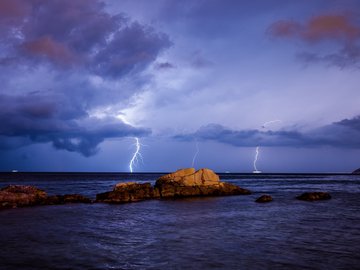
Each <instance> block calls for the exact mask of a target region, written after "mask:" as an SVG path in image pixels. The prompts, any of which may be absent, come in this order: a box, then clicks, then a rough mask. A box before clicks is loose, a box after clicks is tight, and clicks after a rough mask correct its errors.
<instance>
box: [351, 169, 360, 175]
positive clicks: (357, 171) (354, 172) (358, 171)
mask: <svg viewBox="0 0 360 270" xmlns="http://www.w3.org/2000/svg"><path fill="white" fill-rule="evenodd" d="M351 174H360V168H359V169H357V170H355V171H353V172H352V173H351Z"/></svg>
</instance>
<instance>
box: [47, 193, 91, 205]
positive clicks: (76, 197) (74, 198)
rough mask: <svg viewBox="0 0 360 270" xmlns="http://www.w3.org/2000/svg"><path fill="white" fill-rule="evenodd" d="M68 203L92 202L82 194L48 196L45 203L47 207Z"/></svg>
mask: <svg viewBox="0 0 360 270" xmlns="http://www.w3.org/2000/svg"><path fill="white" fill-rule="evenodd" d="M66 203H92V201H91V200H90V199H89V198H87V197H85V196H83V195H80V194H65V195H55V196H48V197H47V198H46V200H45V202H44V204H46V205H54V204H66Z"/></svg>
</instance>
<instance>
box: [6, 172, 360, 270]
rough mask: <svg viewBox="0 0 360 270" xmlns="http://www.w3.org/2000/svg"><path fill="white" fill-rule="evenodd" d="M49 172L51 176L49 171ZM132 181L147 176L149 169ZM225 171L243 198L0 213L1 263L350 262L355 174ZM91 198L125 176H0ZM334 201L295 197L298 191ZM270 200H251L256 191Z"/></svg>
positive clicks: (357, 215)
mask: <svg viewBox="0 0 360 270" xmlns="http://www.w3.org/2000/svg"><path fill="white" fill-rule="evenodd" d="M47 177H49V176H47ZM131 177H132V178H135V179H130V180H139V181H145V180H147V179H149V180H151V181H154V180H155V179H156V178H157V176H156V175H141V176H139V177H138V176H136V175H132V176H131ZM262 177H263V178H259V177H258V176H257V177H256V179H254V178H252V177H251V176H240V177H239V176H234V177H233V178H231V177H227V178H228V179H226V181H229V182H233V183H236V184H238V185H240V186H242V187H244V188H248V189H250V190H252V191H254V194H253V195H249V196H231V197H216V198H197V199H196V198H195V199H184V200H162V201H160V200H152V201H145V202H139V203H132V204H122V205H106V204H93V205H83V204H74V205H60V206H43V207H34V208H22V209H14V210H5V211H1V212H0V243H1V249H0V262H1V264H0V269H260V268H261V269H263V268H276V269H279V268H280V269H289V268H291V269H303V268H306V269H324V268H332V269H339V268H341V269H354V268H357V267H359V265H360V255H359V253H358V250H360V224H359V221H360V211H359V210H360V204H359V194H360V178H358V177H353V176H345V177H344V176H324V177H318V176H314V177H311V176H310V177H292V178H290V177H289V178H286V177H282V176H279V177H276V176H271V177H266V175H264V176H262ZM2 179H5V180H2V181H1V186H4V185H7V184H9V183H20V182H21V183H22V184H33V185H36V186H38V187H41V188H44V189H45V190H47V191H48V192H49V193H50V191H51V193H53V194H64V193H81V194H85V195H89V196H95V194H96V193H99V192H103V191H107V190H110V189H111V188H112V186H113V185H114V184H115V183H117V182H119V179H123V180H124V181H125V180H126V179H128V180H129V176H124V177H123V176H121V177H119V175H114V176H112V177H109V176H104V175H97V176H95V175H91V176H86V175H82V176H77V177H73V178H72V177H68V176H56V177H53V178H51V177H50V179H38V180H37V179H35V178H31V177H29V178H26V177H25V178H22V179H14V178H13V179H10V178H6V177H5V178H2ZM313 190H323V191H329V192H331V194H332V196H333V199H332V200H330V201H323V202H314V203H310V202H302V201H297V200H295V199H294V197H295V196H296V195H299V194H301V193H302V192H304V191H313ZM263 193H269V194H271V195H272V196H273V198H274V201H273V202H271V203H269V204H256V203H255V202H254V200H255V199H256V198H257V197H258V196H260V194H263Z"/></svg>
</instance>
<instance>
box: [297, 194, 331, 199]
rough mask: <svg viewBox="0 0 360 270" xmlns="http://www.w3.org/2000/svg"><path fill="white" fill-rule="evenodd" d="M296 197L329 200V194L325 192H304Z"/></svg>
mask: <svg viewBox="0 0 360 270" xmlns="http://www.w3.org/2000/svg"><path fill="white" fill-rule="evenodd" d="M296 199H298V200H302V201H319V200H330V199H331V195H330V194H329V193H327V192H305V193H303V194H301V195H300V196H297V197H296Z"/></svg>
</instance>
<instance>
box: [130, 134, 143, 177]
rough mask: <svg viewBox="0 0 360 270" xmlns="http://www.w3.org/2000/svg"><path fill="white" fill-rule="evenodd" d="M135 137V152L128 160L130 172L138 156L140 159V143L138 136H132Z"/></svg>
mask: <svg viewBox="0 0 360 270" xmlns="http://www.w3.org/2000/svg"><path fill="white" fill-rule="evenodd" d="M134 139H135V144H134V145H135V147H136V148H135V152H134V154H133V156H132V158H131V160H130V162H129V169H130V172H131V173H132V172H133V166H134V165H135V164H136V163H137V162H138V160H139V158H140V159H141V160H142V155H141V153H140V150H141V143H140V141H139V138H138V137H134Z"/></svg>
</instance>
